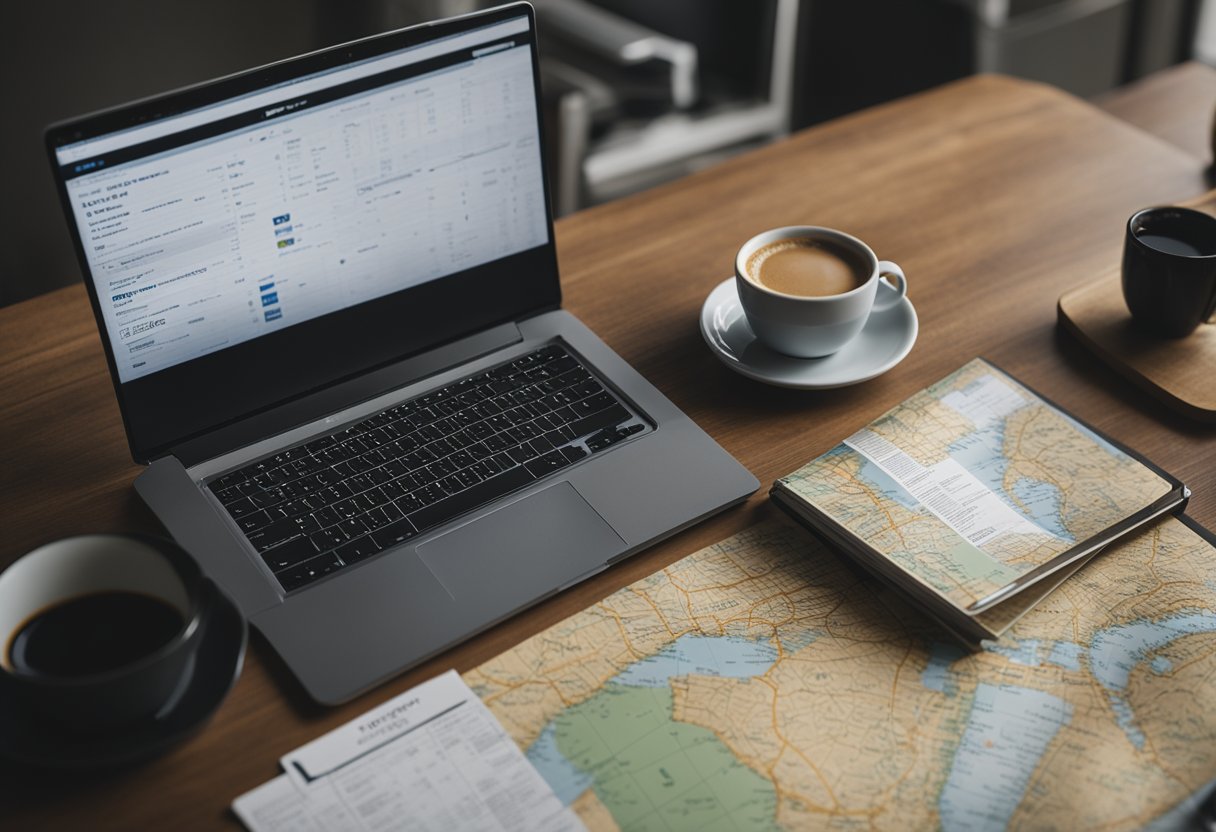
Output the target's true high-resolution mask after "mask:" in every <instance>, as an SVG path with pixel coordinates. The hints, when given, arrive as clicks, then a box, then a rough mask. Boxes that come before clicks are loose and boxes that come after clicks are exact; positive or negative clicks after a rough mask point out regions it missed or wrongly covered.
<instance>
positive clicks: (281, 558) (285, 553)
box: [262, 535, 317, 572]
mask: <svg viewBox="0 0 1216 832" xmlns="http://www.w3.org/2000/svg"><path fill="white" fill-rule="evenodd" d="M316 554H317V548H316V547H315V546H313V545H312V541H310V540H309V539H308V538H307V537H304V536H303V535H300V536H299V537H296V538H294V539H292V540H289V541H288V542H286V543H283V544H280V545H279V546H276V547H274V548H273V549H269V550H267V551H265V552H262V560H264V561H266V565H267V566H269V567H270V568H271V569H273V570H274V571H275V572H277V571H279V570H280V569H286V568H287V567H289V566H295V565H296V564H297V563H303V562H304V561H306V560H308V559H309V558H311V557H314V556H315V555H316Z"/></svg>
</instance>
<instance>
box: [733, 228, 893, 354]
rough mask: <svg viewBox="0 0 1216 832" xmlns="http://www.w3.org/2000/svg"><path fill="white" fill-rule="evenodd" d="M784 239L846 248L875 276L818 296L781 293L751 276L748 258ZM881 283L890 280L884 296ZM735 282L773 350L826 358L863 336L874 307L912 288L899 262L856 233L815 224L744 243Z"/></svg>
mask: <svg viewBox="0 0 1216 832" xmlns="http://www.w3.org/2000/svg"><path fill="white" fill-rule="evenodd" d="M781 240H822V241H824V242H825V243H828V244H831V245H834V246H839V247H841V248H845V249H847V250H850V251H851V252H853V253H855V254H856V255H857V259H858V260H859V261H860V262H863V263H865V264H867V265H868V268H869V275H868V277H865V279H864V281H863V282H862V283H861V285H859V286H858V287H857V288H855V289H852V290H850V291H847V292H842V293H840V294H838V295H824V296H817V297H815V296H803V295H790V294H785V293H784V292H778V291H776V290H774V289H771V288H769V287H767V286H764V285H761V284H760V283H758V282H757V281H755V280H752V279H751V278H750V277H748V274H747V261H748V259H749V258H750V257H751V256H752V254H754V253H755V252H756V251H758V250H759V249H761V248H763V247H764V246H767V245H771V244H772V243H776V242H779V241H781ZM883 278H887V280H883ZM880 283H882V284H884V291H883V292H882V297H879V296H878V293H879V284H880ZM735 285H736V286H737V287H738V293H739V303H740V304H741V305H742V307H743V312H744V314H745V315H746V316H747V322H748V324H749V325H750V326H751V328H752V332H754V333H755V334H756V337H757V338H759V339H760V341H762V342H763V343H764V344H765V346H767V347H769V348H770V349H773V350H776V351H777V352H780V353H783V354H785V355H790V356H793V357H795V358H821V357H823V356H826V355H831V354H832V353H834V352H836V351H838V350H839V349H840V348H841V347H843V346H844V345H845V344H847V343H848V342H849V341H851V340H853V339H854V338H856V337H857V335H858V334H859V333H860V332H861V330H862V328H863V327H864V326H865V325H866V321H867V320H869V318H870V313H871V312H873V311H876V310H877V311H882V310H884V309H889V308H891V307H892V306H895V305H896V304H897V303H899V302H900V301H902V300H903V298H904V295H906V294H907V292H908V280H907V278H906V277H904V272H903V269H901V268H900V267H899V266H897V265H896V264H894V263H892V262H890V261H887V260H879V259H878V257H877V256H875V254H874V252H873V250H872V249H871V248H870V247H869V246H867V245H866V244H865V243H863V242H862V241H861V240H859V239H857V238H856V237H853V236H852V235H849V234H845V233H844V232H843V231H836V230H835V229H832V228H821V227H819V226H813V225H791V226H786V227H784V228H774V229H772V230H770V231H765V232H763V233H761V234H757V235H756V236H755V237H752V238H751V239H750V240H748V241H747V242H746V243H744V244H743V247H742V248H740V249H739V253H738V254H737V255H736V256H735Z"/></svg>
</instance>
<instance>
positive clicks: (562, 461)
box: [524, 451, 570, 479]
mask: <svg viewBox="0 0 1216 832" xmlns="http://www.w3.org/2000/svg"><path fill="white" fill-rule="evenodd" d="M569 464H570V461H569V460H568V459H566V458H565V457H564V456H562V452H561V451H549V453H547V454H545V455H544V456H539V457H537V458H536V459H534V460H532V461H531V462H525V463H524V467H525V468H527V469H528V473H530V474H531V475H532V476H534V477H536V478H537V479H540V478H541V477H543V476H545V475H547V474H552V473H553V472H554V471H560V470H561V469H562V468H565V467H566V466H567V465H569Z"/></svg>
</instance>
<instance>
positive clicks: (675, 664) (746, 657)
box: [612, 633, 777, 688]
mask: <svg viewBox="0 0 1216 832" xmlns="http://www.w3.org/2000/svg"><path fill="white" fill-rule="evenodd" d="M775 661H777V648H776V647H774V646H773V645H772V644H771V643H769V642H768V641H767V640H757V639H750V638H740V637H739V636H703V635H698V634H694V633H690V634H688V635H683V636H680V637H679V638H678V639H676V640H675V641H673V642H672V643H671V644H669V645H667V646H666V647H664V648H663V649H662V650H660V651H659V652H657V653H655V654H654V655H653V656H647V657H646V658H644V659H641V660H639V661H636V662H634V663H633V664H631V665H629V667H627V668H625V669H624V670H622V671H621V672H620V673H618V674H617V675H616V676H615V677H614V678H613V679H612V682H614V683H616V684H618V685H633V686H634V687H645V688H665V687H667V686H668V685H669V684H670V683H671V678H672V677H673V676H690V675H696V676H725V677H728V678H732V679H747V678H750V677H752V676H761V675H763V674H764V673H765V672H767V671H768V669H769V668H770V667H772V666H773V662H775Z"/></svg>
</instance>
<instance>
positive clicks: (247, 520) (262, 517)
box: [236, 511, 273, 534]
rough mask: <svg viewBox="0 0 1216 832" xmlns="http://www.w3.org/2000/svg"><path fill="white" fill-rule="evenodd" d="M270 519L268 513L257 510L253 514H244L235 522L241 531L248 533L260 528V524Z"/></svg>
mask: <svg viewBox="0 0 1216 832" xmlns="http://www.w3.org/2000/svg"><path fill="white" fill-rule="evenodd" d="M272 521H273V518H272V517H271V516H270V515H269V514H267V513H266V512H264V511H257V512H254V513H253V514H246V515H245V516H244V517H242V518H241V519H240V520H237V521H236V524H237V526H239V527H240V529H241V531H243V532H244V533H245V534H249V533H250V532H256V531H257V530H258V529H260V528H262V526H265V525H267V524H269V523H271V522H272Z"/></svg>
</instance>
